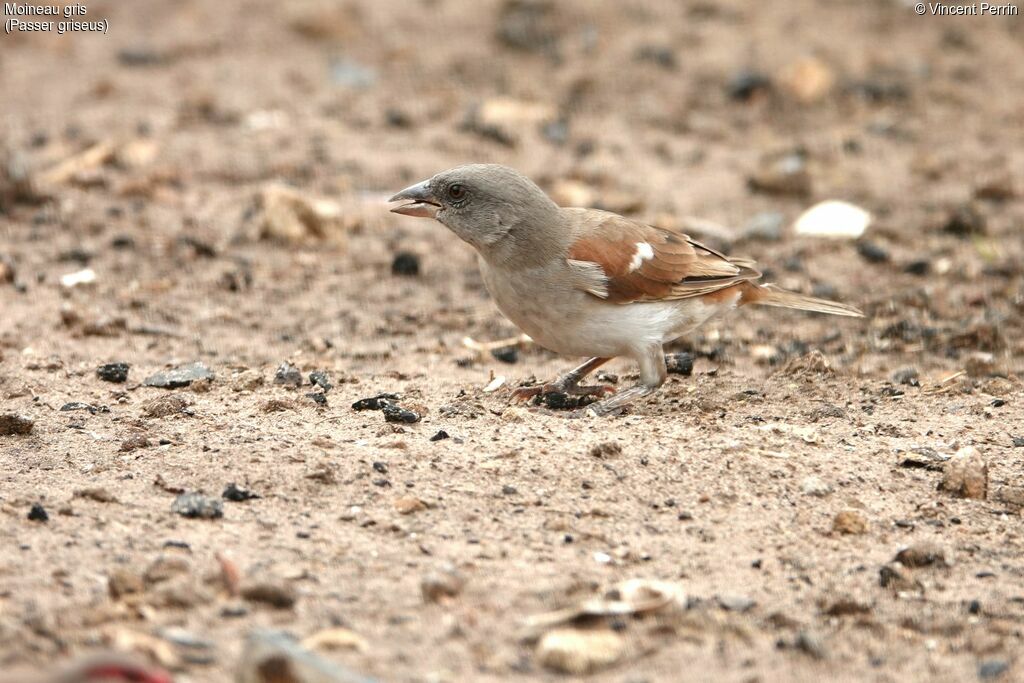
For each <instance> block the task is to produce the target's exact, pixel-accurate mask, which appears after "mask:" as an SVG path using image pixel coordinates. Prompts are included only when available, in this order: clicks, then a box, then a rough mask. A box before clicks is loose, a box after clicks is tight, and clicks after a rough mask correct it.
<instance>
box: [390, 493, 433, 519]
mask: <svg viewBox="0 0 1024 683" xmlns="http://www.w3.org/2000/svg"><path fill="white" fill-rule="evenodd" d="M394 505H395V511H396V512H398V514H400V515H411V514H412V513H414V512H421V511H423V510H426V509H427V504H426V503H424V502H423V501H422V500H420V499H419V498H417V497H416V496H402V497H401V498H398V499H396V500H395V503H394Z"/></svg>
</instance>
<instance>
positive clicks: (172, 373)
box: [142, 363, 214, 389]
mask: <svg viewBox="0 0 1024 683" xmlns="http://www.w3.org/2000/svg"><path fill="white" fill-rule="evenodd" d="M203 379H208V380H213V379H214V374H213V371H212V370H210V368H208V367H206V366H205V365H203V364H202V363H189V364H188V365H179V366H177V367H174V368H171V369H170V370H162V371H160V372H157V373H154V374H152V375H150V376H149V377H147V378H146V379H145V380H143V382H142V384H143V385H144V386H147V387H158V388H160V389H180V388H181V387H187V386H188V385H189V384H192V382H195V381H198V380H203Z"/></svg>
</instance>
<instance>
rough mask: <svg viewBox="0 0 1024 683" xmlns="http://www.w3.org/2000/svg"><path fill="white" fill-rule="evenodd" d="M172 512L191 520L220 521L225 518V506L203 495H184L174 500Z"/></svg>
mask: <svg viewBox="0 0 1024 683" xmlns="http://www.w3.org/2000/svg"><path fill="white" fill-rule="evenodd" d="M171 511H172V512H176V513H178V514H179V515H181V516H182V517H188V518H190V519H219V518H221V517H223V516H224V504H223V503H221V502H220V499H218V498H212V497H210V496H204V495H203V494H201V493H196V492H190V493H182V494H181V495H179V496H178V497H177V498H175V499H174V503H172V504H171Z"/></svg>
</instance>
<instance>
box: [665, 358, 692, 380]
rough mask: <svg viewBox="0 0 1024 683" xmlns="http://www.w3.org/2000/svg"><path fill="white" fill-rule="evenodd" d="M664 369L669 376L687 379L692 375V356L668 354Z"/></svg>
mask: <svg viewBox="0 0 1024 683" xmlns="http://www.w3.org/2000/svg"><path fill="white" fill-rule="evenodd" d="M665 367H666V368H667V369H668V372H669V374H670V375H685V376H687V377H689V376H690V375H692V374H693V354H689V353H670V354H668V355H666V356H665Z"/></svg>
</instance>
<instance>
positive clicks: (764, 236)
mask: <svg viewBox="0 0 1024 683" xmlns="http://www.w3.org/2000/svg"><path fill="white" fill-rule="evenodd" d="M785 223H786V218H785V217H784V216H783V215H782V214H781V213H779V212H778V211H765V212H763V213H759V214H757V215H756V216H754V217H753V218H751V219H750V220H749V221H747V224H746V225H745V226H743V231H742V232H741V233H740V234H741V236H742V237H743V238H744V239H749V240H756V241H760V242H778V241H779V240H781V239H782V229H783V227H784V225H785Z"/></svg>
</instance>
